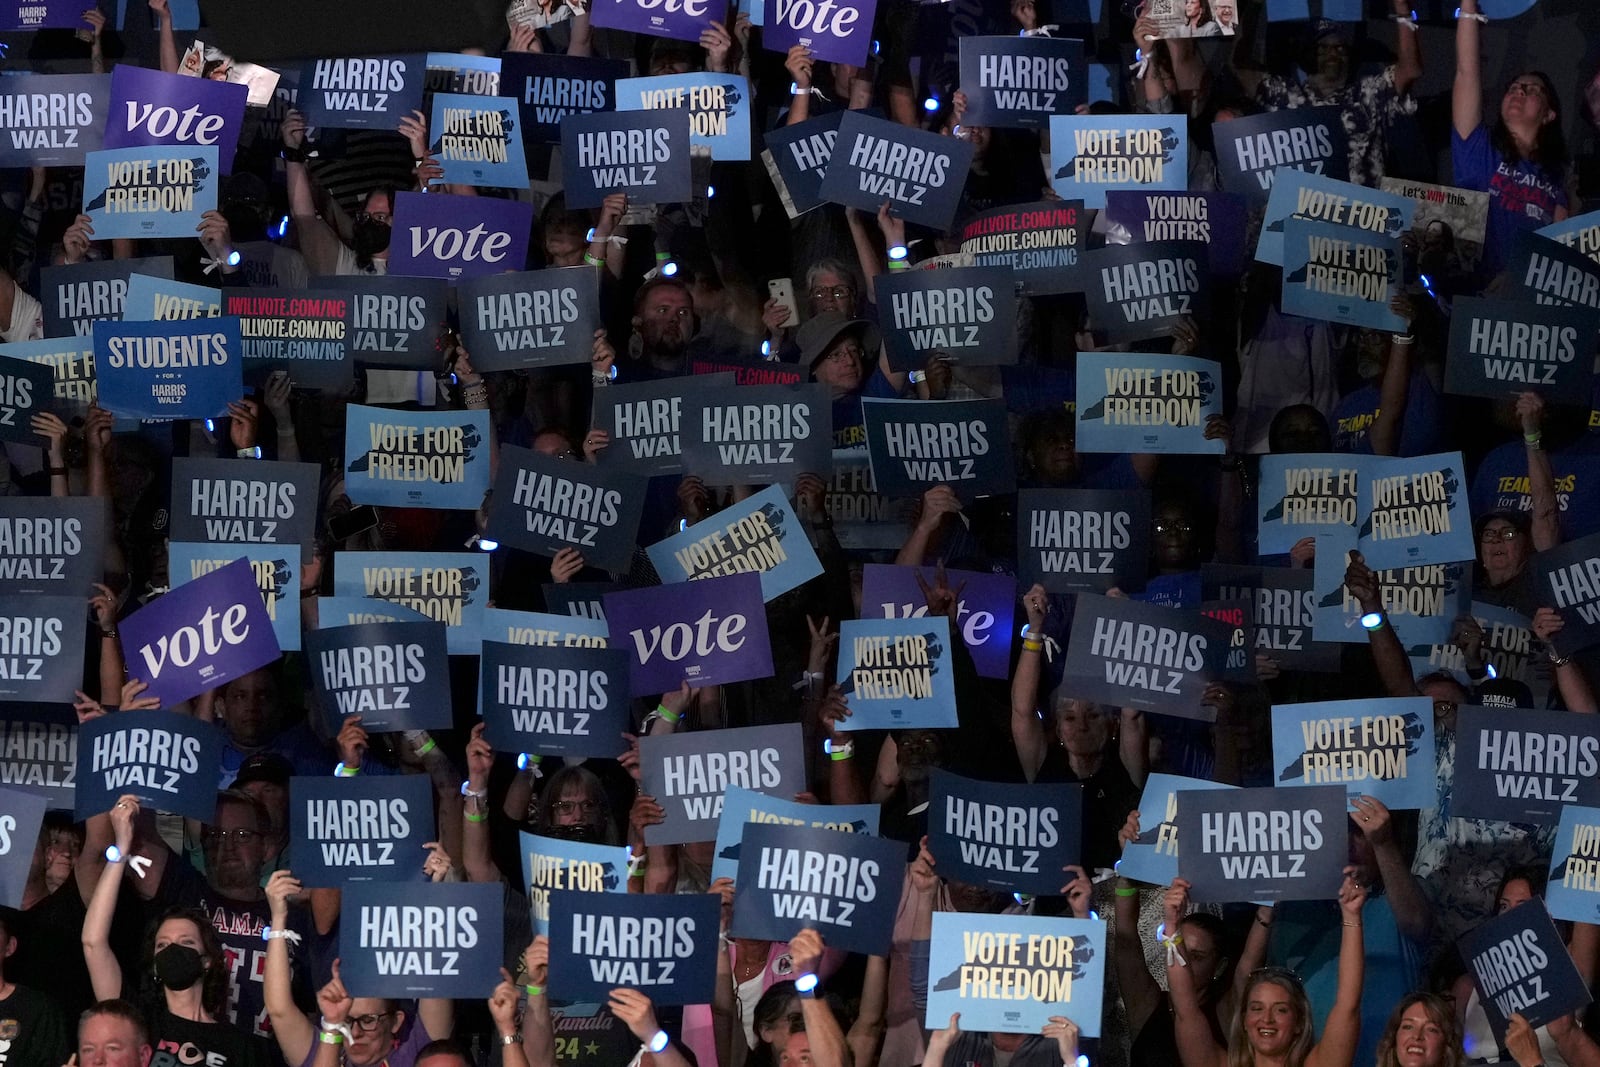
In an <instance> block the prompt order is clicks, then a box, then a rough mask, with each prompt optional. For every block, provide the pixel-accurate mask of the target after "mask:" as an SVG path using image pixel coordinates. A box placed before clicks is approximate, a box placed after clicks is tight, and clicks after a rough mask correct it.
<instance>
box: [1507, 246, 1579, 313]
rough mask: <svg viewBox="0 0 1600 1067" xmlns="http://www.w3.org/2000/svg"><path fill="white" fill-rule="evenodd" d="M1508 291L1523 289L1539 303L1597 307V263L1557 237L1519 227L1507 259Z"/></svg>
mask: <svg viewBox="0 0 1600 1067" xmlns="http://www.w3.org/2000/svg"><path fill="white" fill-rule="evenodd" d="M1506 273H1507V274H1509V275H1510V276H1511V282H1512V289H1511V290H1510V291H1511V292H1519V291H1520V292H1524V293H1527V294H1528V295H1530V296H1531V297H1532V298H1533V299H1534V300H1535V301H1536V302H1538V303H1540V304H1554V305H1557V306H1560V307H1584V308H1600V263H1596V262H1595V261H1594V260H1592V259H1590V258H1589V257H1588V256H1586V255H1584V254H1583V253H1582V252H1579V251H1577V250H1576V249H1573V248H1569V247H1567V246H1566V245H1564V244H1562V243H1561V242H1560V241H1554V240H1551V239H1550V238H1548V237H1540V236H1539V235H1538V234H1536V233H1532V232H1529V231H1520V232H1518V233H1517V234H1516V236H1515V238H1514V239H1513V241H1512V242H1511V255H1510V257H1509V259H1508V261H1507V263H1506Z"/></svg>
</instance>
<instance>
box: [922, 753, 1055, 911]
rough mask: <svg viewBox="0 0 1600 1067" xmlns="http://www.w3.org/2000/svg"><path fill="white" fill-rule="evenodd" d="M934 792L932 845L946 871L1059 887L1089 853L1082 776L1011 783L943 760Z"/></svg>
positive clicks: (1013, 887)
mask: <svg viewBox="0 0 1600 1067" xmlns="http://www.w3.org/2000/svg"><path fill="white" fill-rule="evenodd" d="M928 795H929V799H928V850H929V851H930V852H932V853H933V858H934V860H935V861H937V863H938V865H939V877H941V878H954V879H956V880H958V881H961V882H965V883H967V884H968V885H986V886H997V887H999V888H1001V889H1005V890H1007V891H1010V892H1017V893H1044V894H1054V893H1059V892H1060V891H1061V884H1062V874H1061V869H1062V868H1063V867H1065V866H1067V865H1068V864H1070V863H1077V862H1078V861H1079V860H1080V859H1081V858H1082V856H1081V855H1080V853H1079V836H1080V831H1081V829H1082V821H1083V815H1082V812H1083V786H1081V785H1079V784H1077V783H1072V784H1069V785H1044V784H1040V783H1034V784H1031V785H1003V784H1000V783H997V782H979V781H976V780H974V779H971V778H963V777H961V776H960V775H958V774H951V773H950V772H949V771H945V770H940V769H938V768H935V769H934V771H933V778H932V779H931V780H930V781H929V783H928Z"/></svg>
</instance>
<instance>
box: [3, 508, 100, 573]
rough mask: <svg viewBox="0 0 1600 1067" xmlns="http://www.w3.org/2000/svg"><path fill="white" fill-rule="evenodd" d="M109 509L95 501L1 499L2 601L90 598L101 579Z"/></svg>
mask: <svg viewBox="0 0 1600 1067" xmlns="http://www.w3.org/2000/svg"><path fill="white" fill-rule="evenodd" d="M108 509H109V505H108V503H107V502H106V501H105V500H102V499H98V498H95V497H81V496H80V497H20V496H13V497H4V498H0V595H5V594H8V593H24V594H33V593H53V594H56V595H59V596H66V597H84V596H88V595H89V594H90V592H91V591H92V589H93V583H95V582H98V581H100V580H101V578H102V577H103V569H102V566H101V560H102V558H103V556H104V553H105V546H106V531H107V520H108V518H109V514H110V513H109V510H108Z"/></svg>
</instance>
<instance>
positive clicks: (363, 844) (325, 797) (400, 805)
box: [289, 774, 434, 889]
mask: <svg viewBox="0 0 1600 1067" xmlns="http://www.w3.org/2000/svg"><path fill="white" fill-rule="evenodd" d="M433 830H434V821H433V786H432V783H431V782H429V780H428V778H427V776H425V775H420V774H398V775H382V776H376V777H371V778H365V777H351V778H347V777H345V776H343V775H316V776H313V777H298V776H297V777H295V778H291V779H290V780H289V834H290V836H289V842H290V843H289V852H290V863H291V865H292V869H293V870H294V876H295V877H296V878H298V879H299V880H300V884H301V885H304V886H308V887H311V888H314V889H342V888H343V887H345V886H347V885H351V884H354V883H358V882H419V881H421V880H422V878H423V875H422V873H421V868H422V860H423V859H424V858H425V857H426V856H427V854H428V852H427V849H426V848H424V847H423V846H424V844H425V843H426V842H428V841H431V840H433V836H432V834H433Z"/></svg>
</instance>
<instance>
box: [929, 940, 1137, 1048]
mask: <svg viewBox="0 0 1600 1067" xmlns="http://www.w3.org/2000/svg"><path fill="white" fill-rule="evenodd" d="M929 951H930V955H929V959H928V1011H927V1016H926V1017H925V1018H924V1020H923V1025H925V1026H927V1027H929V1028H931V1029H934V1030H942V1029H944V1028H945V1027H946V1026H948V1025H949V1024H950V1016H952V1015H955V1014H956V1013H958V1012H959V1013H960V1015H961V1029H963V1030H966V1031H968V1032H974V1031H985V1030H987V1031H989V1032H991V1033H997V1034H1037V1033H1038V1032H1039V1031H1040V1030H1042V1029H1043V1028H1044V1027H1045V1025H1046V1024H1047V1023H1049V1021H1050V1017H1051V1016H1052V1015H1062V1016H1065V1017H1066V1018H1068V1019H1071V1020H1072V1021H1073V1022H1074V1023H1076V1024H1077V1026H1078V1034H1079V1036H1080V1037H1099V1036H1100V1001H1101V998H1102V995H1103V993H1104V990H1105V968H1106V924H1105V923H1104V922H1101V921H1100V920H1098V919H1051V918H1042V917H1040V916H1037V915H977V914H973V913H971V912H953V911H936V912H934V913H933V943H932V945H931V946H930V949H929Z"/></svg>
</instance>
